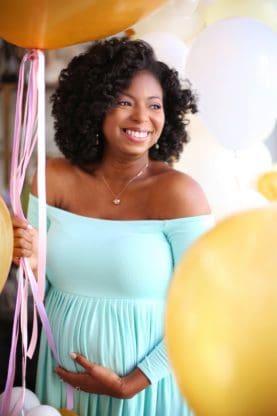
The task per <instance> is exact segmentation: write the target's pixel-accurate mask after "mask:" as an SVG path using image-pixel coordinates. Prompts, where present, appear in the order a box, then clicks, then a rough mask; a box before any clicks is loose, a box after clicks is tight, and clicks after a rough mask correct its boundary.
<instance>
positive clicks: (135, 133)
mask: <svg viewBox="0 0 277 416" xmlns="http://www.w3.org/2000/svg"><path fill="white" fill-rule="evenodd" d="M126 133H127V134H128V135H129V136H134V137H137V138H140V139H143V138H145V137H147V136H148V132H147V131H134V130H129V129H126Z"/></svg>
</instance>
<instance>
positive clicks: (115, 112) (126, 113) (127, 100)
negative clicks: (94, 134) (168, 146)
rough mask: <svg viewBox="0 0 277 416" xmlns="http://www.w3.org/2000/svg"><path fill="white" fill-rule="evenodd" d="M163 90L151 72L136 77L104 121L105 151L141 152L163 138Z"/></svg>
mask: <svg viewBox="0 0 277 416" xmlns="http://www.w3.org/2000/svg"><path fill="white" fill-rule="evenodd" d="M164 119H165V115H164V109H163V90H162V87H161V85H160V83H159V81H157V79H156V78H155V77H154V76H153V75H152V74H151V73H150V72H147V71H141V72H139V73H138V74H136V75H135V76H134V78H133V79H132V81H131V84H130V86H129V87H128V88H127V89H126V90H125V91H124V92H123V93H122V94H121V95H120V96H119V98H118V100H117V103H116V106H115V107H113V108H112V109H111V110H109V111H108V113H107V114H106V116H105V118H104V122H103V133H104V137H105V151H107V152H115V154H118V153H119V154H126V155H128V154H129V155H135V154H137V155H139V154H143V153H145V152H146V151H148V150H149V149H150V147H152V146H153V145H154V144H155V143H156V142H157V140H158V139H159V137H160V135H161V132H162V130H163V126H164Z"/></svg>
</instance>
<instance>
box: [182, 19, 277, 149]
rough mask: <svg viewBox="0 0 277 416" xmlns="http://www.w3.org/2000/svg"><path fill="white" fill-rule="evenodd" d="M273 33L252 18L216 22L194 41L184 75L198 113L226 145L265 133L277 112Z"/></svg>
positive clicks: (276, 60) (276, 54)
mask: <svg viewBox="0 0 277 416" xmlns="http://www.w3.org/2000/svg"><path fill="white" fill-rule="evenodd" d="M276 67H277V35H276V34H275V33H274V32H273V31H272V30H271V29H269V28H268V27H267V26H266V25H264V24H262V23H261V22H259V21H256V20H254V19H249V18H246V17H236V18H229V19H224V20H220V21H217V22H216V23H214V24H213V25H211V26H209V27H208V28H206V29H205V30H203V31H202V32H201V33H200V35H199V36H198V37H197V38H196V39H195V40H194V42H193V44H192V46H191V48H190V51H189V53H188V57H187V63H186V70H185V73H186V76H187V77H188V78H189V80H190V81H191V82H192V85H193V88H194V89H196V90H197V92H198V95H199V110H200V112H199V116H200V117H201V118H202V120H203V122H204V123H205V125H206V126H207V127H208V128H209V129H210V131H211V132H212V133H213V135H214V136H215V137H216V138H217V140H219V141H220V143H222V144H223V145H224V146H226V147H228V148H232V149H240V148H245V147H248V146H249V145H251V144H253V142H254V141H255V140H259V139H262V138H264V136H265V134H266V132H268V131H269V130H270V129H271V128H273V126H274V123H275V121H276V115H277V111H276V109H277V76H276Z"/></svg>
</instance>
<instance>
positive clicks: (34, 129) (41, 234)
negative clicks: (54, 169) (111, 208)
mask: <svg viewBox="0 0 277 416" xmlns="http://www.w3.org/2000/svg"><path fill="white" fill-rule="evenodd" d="M27 63H28V64H29V74H28V82H27V91H26V99H25V107H24V111H23V90H24V82H25V66H26V64H27ZM44 80H45V77H44V55H43V53H42V52H41V51H37V50H32V51H29V52H27V53H26V54H25V55H24V57H23V59H22V62H21V65H20V70H19V79H18V90H17V99H16V114H15V125H14V137H13V152H12V161H11V180H10V197H11V205H12V209H13V212H14V214H15V215H16V216H18V217H19V218H21V219H23V220H26V219H25V217H24V213H23V209H22V205H21V199H20V197H21V193H22V190H23V186H24V180H25V176H26V170H27V167H28V164H29V162H30V158H31V155H32V153H33V150H34V148H35V145H36V144H37V154H38V170H37V182H38V195H39V209H38V211H39V214H38V225H39V227H38V229H39V230H38V246H39V248H38V251H39V256H38V280H37V281H36V279H35V276H34V274H33V272H32V269H31V267H30V265H29V261H28V259H27V258H21V259H20V263H19V271H18V289H17V299H16V307H15V314H14V321H13V331H12V342H11V350H10V357H9V367H8V375H7V380H6V386H5V390H4V393H3V396H2V401H1V409H0V414H1V415H2V416H17V415H18V414H19V413H20V411H21V410H22V407H23V401H24V396H25V385H26V363H27V357H32V355H33V352H34V350H35V347H36V344H37V338H38V330H37V312H38V314H39V316H40V319H41V322H42V326H43V328H44V330H45V333H46V336H47V339H48V343H49V347H50V348H51V350H52V352H53V355H54V358H55V360H56V361H57V362H58V363H59V359H58V354H57V351H56V347H55V342H54V338H53V335H52V331H51V327H50V324H49V321H48V317H47V314H46V310H45V307H44V304H43V298H44V288H45V269H46V190H45V81H44ZM22 114H23V120H22ZM29 285H30V287H31V290H32V294H33V299H34V314H33V331H32V337H31V341H30V344H29V347H28V330H27V328H28V313H27V309H28V287H29ZM19 327H20V332H21V336H22V389H21V395H20V397H19V399H18V400H17V402H16V404H15V406H14V407H13V409H11V410H9V408H10V399H11V392H12V386H13V383H14V377H15V367H16V347H17V344H18V334H19ZM67 405H68V408H69V409H71V408H72V407H73V391H72V389H71V388H67Z"/></svg>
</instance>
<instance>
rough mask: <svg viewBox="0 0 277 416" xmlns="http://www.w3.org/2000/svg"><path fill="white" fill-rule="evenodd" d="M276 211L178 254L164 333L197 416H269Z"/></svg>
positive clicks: (242, 217)
mask: <svg viewBox="0 0 277 416" xmlns="http://www.w3.org/2000/svg"><path fill="white" fill-rule="evenodd" d="M276 247H277V207H276V206H270V207H266V208H261V209H256V210H253V211H248V212H244V213H241V214H239V215H236V216H232V217H229V218H227V219H225V220H224V221H222V222H220V223H218V225H217V226H215V227H214V228H213V229H212V230H210V231H209V232H208V233H206V234H205V235H203V236H202V237H201V238H200V239H199V240H198V241H197V242H196V243H195V244H194V245H193V246H192V247H191V248H190V249H189V250H188V252H187V253H186V255H185V256H184V257H183V259H182V260H181V262H180V264H179V266H178V267H177V270H176V273H175V276H174V279H173V281H172V285H171V288H170V290H169V296H168V304H167V310H166V323H165V327H166V328H165V333H166V341H167V346H168V351H169V357H170V359H171V363H172V366H173V369H174V371H175V374H176V378H177V381H178V383H179V386H180V388H181V391H182V392H183V394H184V396H185V397H186V398H187V400H188V402H189V404H190V405H191V407H192V409H193V410H194V412H195V414H196V415H197V416H265V415H267V416H274V415H276V414H277V395H276V390H277V353H276V352H277V253H276Z"/></svg>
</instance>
